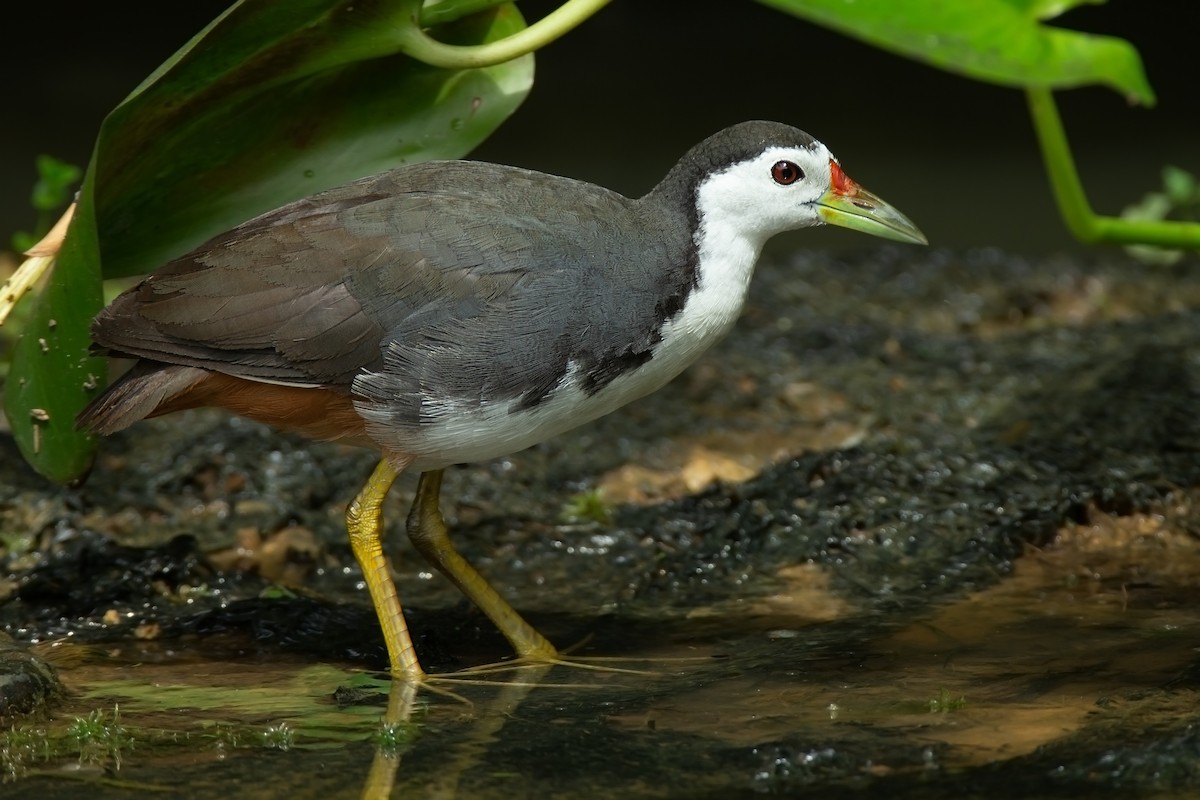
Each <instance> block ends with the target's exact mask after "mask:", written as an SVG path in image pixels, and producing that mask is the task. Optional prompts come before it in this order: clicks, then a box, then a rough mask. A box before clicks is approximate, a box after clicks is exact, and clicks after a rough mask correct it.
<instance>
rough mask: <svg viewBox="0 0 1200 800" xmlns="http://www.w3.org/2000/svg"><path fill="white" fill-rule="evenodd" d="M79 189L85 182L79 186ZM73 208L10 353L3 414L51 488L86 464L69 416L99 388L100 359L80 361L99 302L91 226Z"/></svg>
mask: <svg viewBox="0 0 1200 800" xmlns="http://www.w3.org/2000/svg"><path fill="white" fill-rule="evenodd" d="M84 186H85V191H87V188H86V187H89V186H90V182H89V181H87V180H86V179H85V181H84ZM82 200H83V197H82V195H81V202H80V205H79V207H78V208H77V209H76V213H75V218H74V221H73V222H72V224H71V227H70V229H69V231H68V233H67V237H66V239H65V240H64V241H63V246H62V249H61V250H60V251H59V254H58V263H57V265H56V267H55V268H53V270H52V271H51V273H50V275H49V276H48V278H47V279H46V280H45V283H44V285H43V286H42V287H41V289H40V292H39V294H38V297H37V300H38V302H37V304H36V305H35V306H34V307H33V310H32V313H31V314H30V316H29V318H28V319H27V320H26V322H25V326H24V329H23V331H22V333H21V336H20V337H19V338H18V339H17V343H16V345H15V346H14V347H13V360H12V367H11V368H10V370H9V373H8V378H7V380H6V381H5V387H4V411H5V413H6V414H7V415H8V421H9V424H10V425H11V427H12V432H13V437H14V438H15V439H16V441H17V446H18V447H19V448H20V450H21V453H22V455H24V456H25V459H26V460H27V461H28V462H29V463H30V464H32V465H33V467H34V468H35V469H36V470H37V471H38V472H40V473H41V474H42V475H45V476H46V477H47V478H50V479H51V480H54V481H58V482H61V483H66V482H68V481H71V480H75V479H77V478H79V477H80V476H82V475H84V474H85V473H86V472H87V471H88V468H89V467H90V466H91V463H92V454H93V450H94V445H93V443H92V439H91V437H90V436H88V435H87V434H84V433H80V432H79V431H77V430H75V415H76V414H78V413H79V410H80V409H81V408H83V406H84V404H85V403H86V402H87V400H88V398H89V397H90V396H91V395H92V394H94V392H95V389H96V388H97V387H98V386H99V385H100V383H101V382H102V376H103V375H104V374H105V373H106V370H107V367H106V365H105V363H104V360H103V359H100V358H95V357H93V356H90V355H88V343H89V339H90V337H89V328H90V327H91V321H92V317H93V316H94V315H95V313H96V309H98V308H100V305H101V303H102V302H103V298H102V296H101V291H100V264H99V261H97V259H96V226H95V220H94V219H93V218H92V216H91V214H90V212H89V211H87V210H86V209H88V208H89V207H90V203H85V202H82Z"/></svg>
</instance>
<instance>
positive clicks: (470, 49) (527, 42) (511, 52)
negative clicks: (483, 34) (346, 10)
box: [396, 0, 612, 69]
mask: <svg viewBox="0 0 1200 800" xmlns="http://www.w3.org/2000/svg"><path fill="white" fill-rule="evenodd" d="M611 1H612V0H566V2H565V3H563V4H562V5H561V6H559V7H558V8H556V9H555V10H554V11H552V12H550V13H549V14H547V15H546V16H545V17H542V18H541V19H540V20H538V21H537V22H535V23H534V24H532V25H530V26H529V27H528V28H526V29H525V30H523V31H520V32H519V33H514V34H513V35H512V36H509V37H507V38H504V39H501V40H500V41H498V42H489V43H488V44H481V45H470V46H463V45H452V44H445V43H443V42H439V41H438V40H436V39H434V38H432V37H430V36H429V35H428V34H427V33H425V31H424V30H423V29H422V28H421V25H420V24H419V19H420V8H421V3H420V0H416V1H415V2H413V3H410V6H411V13H410V14H409V17H408V18H409V20H410V21H411V24H407V25H404V26H403V27H402V28H400V29H399V30H398V31H397V32H396V33H397V35H398V37H399V38H398V44H399V47H400V49H401V50H402V51H403V52H404V53H405V54H406V55H408V56H410V57H412V58H415V59H417V60H418V61H421V62H424V63H426V64H429V65H430V66H434V67H441V68H443V69H475V68H478V67H490V66H493V65H495V64H502V63H504V62H505V61H511V60H513V59H514V58H519V57H521V56H523V55H525V54H527V53H532V52H533V51H534V50H537V49H539V48H541V47H544V46H546V45H547V44H549V43H550V42H553V41H554V40H555V39H557V38H559V37H560V36H562V35H563V34H565V33H567V32H569V31H571V30H572V29H573V28H575V27H576V26H578V25H579V24H581V23H582V22H584V21H586V20H587V19H588V18H590V17H591V16H592V15H593V14H595V13H596V12H597V11H599V10H600V9H602V8H604V6H606V5H608V4H609V3H610V2H611Z"/></svg>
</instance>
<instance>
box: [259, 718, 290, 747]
mask: <svg viewBox="0 0 1200 800" xmlns="http://www.w3.org/2000/svg"><path fill="white" fill-rule="evenodd" d="M261 739H262V743H263V746H264V747H268V748H272V749H274V750H285V751H286V750H291V749H292V746H293V745H294V744H295V743H296V731H295V730H294V729H293V728H292V726H290V725H288V724H287V723H286V722H281V723H279V724H278V725H268V726H267V728H266V730H264V731H263V732H262V734H261Z"/></svg>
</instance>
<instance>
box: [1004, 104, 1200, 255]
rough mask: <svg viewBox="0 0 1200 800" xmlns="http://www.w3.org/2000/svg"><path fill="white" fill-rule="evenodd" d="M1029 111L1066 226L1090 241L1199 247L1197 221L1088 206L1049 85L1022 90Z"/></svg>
mask: <svg viewBox="0 0 1200 800" xmlns="http://www.w3.org/2000/svg"><path fill="white" fill-rule="evenodd" d="M1025 95H1026V97H1027V99H1028V101H1029V113H1030V115H1031V116H1032V117H1033V127H1034V130H1035V131H1036V132H1037V137H1038V143H1039V144H1040V145H1041V148H1042V158H1043V159H1044V160H1045V162H1046V173H1047V174H1048V175H1049V177H1050V188H1051V189H1052V190H1053V191H1054V199H1055V200H1056V201H1057V202H1058V209H1059V212H1060V213H1061V214H1062V216H1063V221H1064V222H1066V224H1067V228H1068V229H1070V231H1071V233H1072V234H1074V235H1075V237H1076V238H1077V239H1079V240H1080V241H1083V242H1088V243H1112V244H1148V245H1155V246H1157V247H1172V248H1188V249H1192V250H1196V249H1200V223H1195V222H1176V221H1171V220H1130V219H1121V218H1119V217H1105V216H1101V215H1099V214H1097V213H1096V212H1094V211H1092V207H1091V205H1089V204H1088V201H1087V195H1085V194H1084V191H1083V184H1082V183H1080V181H1079V173H1078V172H1077V171H1076V170H1075V159H1074V158H1073V157H1072V156H1071V145H1070V144H1069V143H1068V142H1067V134H1066V132H1065V131H1063V126H1062V119H1061V118H1060V117H1059V115H1058V107H1057V106H1055V104H1054V96H1053V94H1052V93H1051V92H1050V90H1049V89H1026V90H1025Z"/></svg>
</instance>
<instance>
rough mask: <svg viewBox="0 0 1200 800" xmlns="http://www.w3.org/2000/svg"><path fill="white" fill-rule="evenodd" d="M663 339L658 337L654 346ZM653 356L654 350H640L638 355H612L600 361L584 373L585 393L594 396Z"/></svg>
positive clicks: (629, 353)
mask: <svg viewBox="0 0 1200 800" xmlns="http://www.w3.org/2000/svg"><path fill="white" fill-rule="evenodd" d="M661 338H662V337H658V338H657V339H656V340H655V342H654V344H656V345H657V344H658V342H659V341H660V340H661ZM653 356H654V351H653V350H640V351H638V352H636V353H635V352H629V351H626V352H624V353H612V354H610V355H608V356H607V357H605V358H602V359H600V360H598V361H597V362H596V363H595V364H593V365H592V367H591V368H590V369H588V371H587V372H585V373H584V375H583V381H582V383H581V386H582V388H583V391H584V392H585V393H586V394H588V395H593V394H595V393H596V392H598V391H600V390H601V389H603V388H604V387H605V386H607V385H608V384H610V383H612V382H613V381H614V380H615V379H617V378H619V377H620V376H622V375H624V374H625V373H626V372H632V371H633V370H635V369H637V368H638V367H640V366H641V365H642V364H645V363H646V362H647V361H649V360H650V359H651V358H652V357H653Z"/></svg>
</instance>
